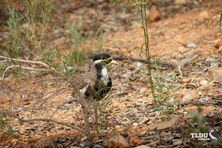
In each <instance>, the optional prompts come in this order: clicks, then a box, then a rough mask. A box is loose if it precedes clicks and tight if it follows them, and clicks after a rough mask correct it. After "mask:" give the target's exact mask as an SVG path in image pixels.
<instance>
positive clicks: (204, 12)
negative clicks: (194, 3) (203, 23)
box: [199, 11, 209, 20]
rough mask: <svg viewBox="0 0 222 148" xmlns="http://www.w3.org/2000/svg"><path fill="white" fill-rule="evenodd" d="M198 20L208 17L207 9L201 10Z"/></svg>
mask: <svg viewBox="0 0 222 148" xmlns="http://www.w3.org/2000/svg"><path fill="white" fill-rule="evenodd" d="M199 18H200V20H204V19H208V18H209V13H208V12H207V11H203V12H201V13H200V15H199Z"/></svg>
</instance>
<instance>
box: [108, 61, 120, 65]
mask: <svg viewBox="0 0 222 148" xmlns="http://www.w3.org/2000/svg"><path fill="white" fill-rule="evenodd" d="M110 64H116V65H118V64H119V63H118V62H116V61H115V60H112V61H111V62H110Z"/></svg>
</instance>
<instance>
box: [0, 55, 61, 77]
mask: <svg viewBox="0 0 222 148" xmlns="http://www.w3.org/2000/svg"><path fill="white" fill-rule="evenodd" d="M0 58H2V59H7V60H11V61H18V62H23V63H29V64H39V65H42V66H44V67H46V68H49V69H51V70H53V71H54V72H56V73H59V72H58V71H56V70H55V69H54V68H53V67H51V66H49V65H48V64H46V63H43V62H41V61H31V60H22V59H16V58H9V57H5V56H1V55H0ZM59 74H60V73H59Z"/></svg>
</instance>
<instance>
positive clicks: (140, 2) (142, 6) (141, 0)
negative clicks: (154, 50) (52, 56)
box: [131, 0, 156, 103]
mask: <svg viewBox="0 0 222 148" xmlns="http://www.w3.org/2000/svg"><path fill="white" fill-rule="evenodd" d="M131 1H132V2H133V5H135V6H138V8H139V10H140V15H141V22H142V28H143V33H144V39H145V43H144V44H143V45H142V46H141V53H142V51H143V48H144V47H145V55H146V60H147V69H148V75H149V83H150V88H151V93H152V96H153V99H154V102H155V103H156V100H155V89H154V84H153V79H152V73H151V69H152V63H151V57H150V51H149V33H148V21H147V14H146V13H147V11H146V9H147V5H148V4H149V3H147V2H146V0H131Z"/></svg>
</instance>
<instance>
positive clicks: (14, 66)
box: [2, 65, 48, 81]
mask: <svg viewBox="0 0 222 148" xmlns="http://www.w3.org/2000/svg"><path fill="white" fill-rule="evenodd" d="M12 68H22V69H27V70H33V71H48V70H47V69H35V68H30V67H25V66H21V65H11V66H9V67H7V68H6V69H5V71H4V72H3V74H2V81H4V78H5V74H6V72H7V71H8V70H9V69H12Z"/></svg>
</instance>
